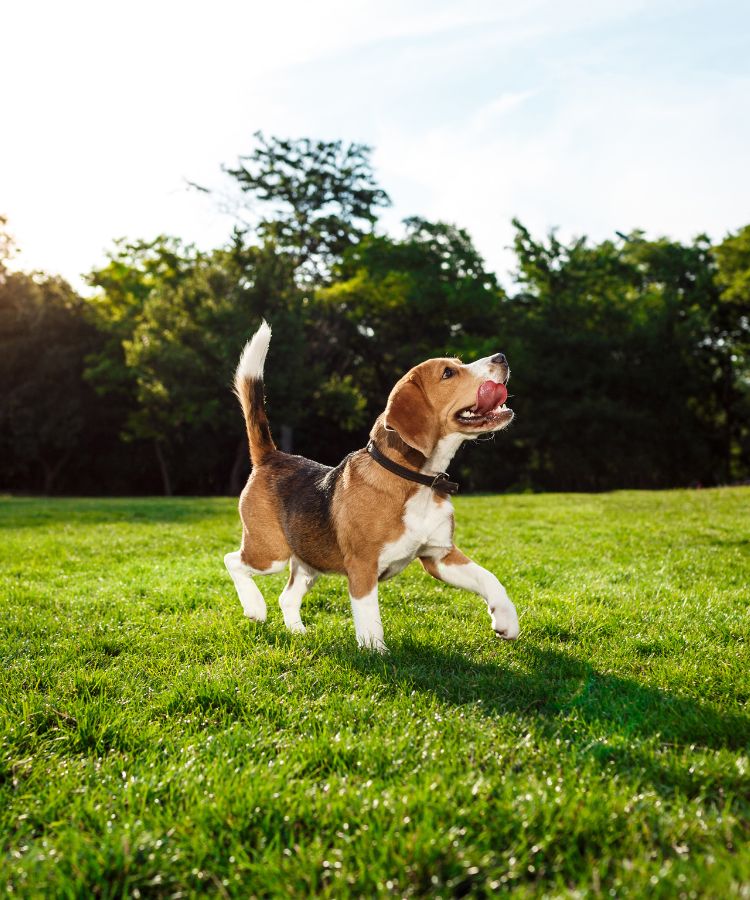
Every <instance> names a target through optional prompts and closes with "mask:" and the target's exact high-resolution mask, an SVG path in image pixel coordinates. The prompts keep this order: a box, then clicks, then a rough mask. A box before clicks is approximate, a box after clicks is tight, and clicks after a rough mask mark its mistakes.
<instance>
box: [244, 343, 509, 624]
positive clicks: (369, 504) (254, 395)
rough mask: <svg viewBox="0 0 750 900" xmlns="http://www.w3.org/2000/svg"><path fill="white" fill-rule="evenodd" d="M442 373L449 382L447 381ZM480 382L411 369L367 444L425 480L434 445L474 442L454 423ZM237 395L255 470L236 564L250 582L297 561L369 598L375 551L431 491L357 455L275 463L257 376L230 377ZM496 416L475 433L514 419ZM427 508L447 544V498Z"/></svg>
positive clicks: (433, 369) (455, 363) (430, 364)
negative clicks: (334, 461) (434, 511)
mask: <svg viewBox="0 0 750 900" xmlns="http://www.w3.org/2000/svg"><path fill="white" fill-rule="evenodd" d="M269 337H270V332H269ZM248 346H249V345H248ZM500 356H501V355H500ZM493 359H494V358H493ZM474 365H475V366H476V365H478V364H474ZM261 366H262V362H261ZM487 368H488V371H492V372H493V373H494V372H495V371H496V372H497V379H498V381H500V379H502V381H505V380H507V377H508V372H509V370H508V367H507V363H506V362H505V359H504V357H502V363H496V364H495V363H493V362H492V361H489V362H488V363H487ZM447 370H450V372H451V373H452V376H451V377H449V378H448V377H445V373H446V371H447ZM483 380H484V375H482V374H478V373H477V372H475V371H474V370H473V368H472V367H470V366H464V365H462V364H461V362H460V361H459V360H457V359H453V358H440V359H432V360H427V361H426V362H423V363H421V364H420V365H418V366H415V367H414V368H413V369H411V370H410V371H409V372H408V373H407V374H406V375H405V376H404V377H403V378H402V379H401V380H400V381H399V382H398V383H397V384H396V385H395V387H394V389H393V390H392V392H391V394H390V396H389V398H388V403H387V406H386V409H385V411H384V412H383V413H382V414H381V415H380V416H379V417H378V419H377V420H376V422H375V424H374V426H373V428H372V431H371V433H370V436H371V438H372V440H373V441H374V442H375V444H376V446H377V447H378V448H379V449H380V451H381V452H382V453H384V454H385V455H386V456H388V457H389V458H390V459H392V460H393V461H394V462H397V463H400V464H401V465H402V466H405V467H407V468H409V469H411V470H413V471H415V472H419V471H424V470H425V467H428V468H429V460H430V457H431V455H432V454H433V452H434V451H435V449H436V447H438V445H439V444H440V442H441V440H442V439H444V438H447V437H449V436H451V435H456V434H462V435H465V436H466V437H476V434H477V428H476V427H473V426H468V425H465V424H464V423H463V422H461V421H460V420H459V419H458V418H457V415H458V413H459V412H460V411H461V410H464V409H467V408H470V407H472V405H473V404H474V403H475V401H476V398H477V391H478V388H479V385H480V384H482V381H483ZM235 389H236V393H237V395H238V397H239V399H240V403H241V405H242V409H243V412H244V415H245V422H246V427H247V434H248V441H249V447H250V455H251V459H252V462H253V470H252V473H251V475H250V477H249V479H248V482H247V484H246V486H245V488H244V490H243V491H242V494H241V497H240V517H241V519H242V525H243V533H242V545H241V550H240V559H241V562H242V563H243V564H244V565H245V566H247V567H249V569H251V570H252V572H253V573H265V572H269V571H271V570H273V571H277V570H278V567H279V566H280V565H281V564H283V563H285V562H286V561H289V560H291V561H292V562H295V561H297V562H299V563H301V564H303V565H304V567H306V569H307V570H314V571H315V573H324V572H335V573H341V574H345V575H346V576H347V578H348V581H349V590H350V595H351V597H352V598H353V600H354V601H356V600H358V599H359V598H362V597H365V596H366V595H370V594H371V593H372V592H373V590H374V589H375V587H376V585H377V581H378V578H379V577H381V576H385V574H386V573H385V572H384V571H381V570H379V560H380V559H381V554H382V552H383V548H384V547H386V546H388V545H392V544H393V543H394V542H397V541H398V540H399V539H400V538H401V537H402V536H403V535H404V533H405V529H406V524H405V508H406V504H407V503H408V501H409V500H410V499H411V498H413V497H415V495H416V494H417V492H418V491H428V492H430V491H432V489H431V488H424V487H420V486H419V485H418V484H415V483H414V482H411V481H408V480H405V479H403V478H401V477H399V476H397V475H395V474H393V473H392V472H389V471H387V470H386V469H384V468H383V467H382V466H380V465H379V464H378V463H376V462H375V461H374V460H373V459H372V458H371V456H370V455H369V454H368V452H367V451H366V450H365V449H362V450H358V451H356V452H355V453H352V454H350V455H349V456H348V457H347V458H346V459H344V460H343V461H342V463H340V464H339V465H338V466H337V467H335V468H329V467H326V466H322V465H320V464H319V463H315V462H313V461H311V460H307V459H305V458H303V457H299V456H293V455H291V454H287V453H283V452H282V451H280V450H278V449H277V448H276V445H275V444H274V442H273V438H272V436H271V430H270V427H269V423H268V419H267V417H266V412H265V407H264V400H263V381H262V377H261V376H260V373H254V375H253V377H248V375H247V373H245V372H243V371H242V370H241V369H238V374H237V379H236V384H235ZM497 416H498V418H497V420H496V421H495V420H493V423H492V424H493V425H496V426H497V427H491V428H489V429H486V428H485V429H480V431H481V430H498V428H499V427H503V426H504V425H505V424H507V422H508V421H510V419H511V418H512V416H513V413H512V412H510V411H509V410H508V411H507V414H506V413H505V412H504V411H501V412H500V413H498V414H497ZM498 422H499V423H500V424H498ZM435 474H436V473H435ZM434 500H435V501H436V502H437V503H438V504H447V506H446V514H447V515H448V516H450V520H451V521H450V538H451V541H452V535H453V521H452V507H451V504H450V501H449V499H448V496H447V495H446V494H443V493H439V492H434ZM441 561H442V563H443V564H445V565H449V566H450V565H464V564H466V563H468V562H470V561H469V560H468V558H467V557H465V556H464V555H463V554H461V553H460V551H459V550H458V549H457V548H455V547H453V548H452V549H449V548H447V547H446V552H443V556H442V557H441ZM422 563H423V565H424V567H425V569H426V570H427V571H428V572H429V573H430V574H432V575H434V576H435V577H438V578H439V577H441V575H440V574H439V572H438V564H437V562H435V561H433V560H432V558H431V557H429V556H428V557H426V558H423V559H422ZM381 568H382V567H381ZM296 574H297V573H296V570H295V566H294V565H292V567H291V573H290V579H289V583H288V585H287V589H286V590H287V591H291V590H292V589H293V587H294V584H295V577H296ZM233 577H234V575H233ZM300 624H301V623H300Z"/></svg>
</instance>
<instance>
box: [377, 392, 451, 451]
mask: <svg viewBox="0 0 750 900" xmlns="http://www.w3.org/2000/svg"><path fill="white" fill-rule="evenodd" d="M385 427H386V428H390V429H392V430H393V431H395V432H397V433H398V436H399V437H400V438H401V440H402V441H404V443H406V444H408V445H409V446H410V447H413V448H414V449H415V450H419V452H420V453H421V454H422V455H423V456H429V455H430V454H431V453H432V451H433V450H434V449H435V444H436V442H437V437H438V435H437V431H438V429H437V423H436V421H435V413H434V412H433V409H432V407H431V406H430V404H429V403H428V402H427V397H425V394H424V391H423V390H422V389H421V388H420V387H419V386H418V385H417V384H415V383H414V382H413V381H411V380H409V381H403V382H401V383H400V384H397V385H396V387H395V388H394V389H393V391H391V396H390V397H389V398H388V405H387V406H386V408H385Z"/></svg>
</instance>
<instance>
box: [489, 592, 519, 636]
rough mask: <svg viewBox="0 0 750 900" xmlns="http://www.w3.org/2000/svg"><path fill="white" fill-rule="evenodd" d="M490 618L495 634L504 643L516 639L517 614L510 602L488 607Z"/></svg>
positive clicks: (517, 629)
mask: <svg viewBox="0 0 750 900" xmlns="http://www.w3.org/2000/svg"><path fill="white" fill-rule="evenodd" d="M490 617H491V618H492V628H493V631H494V632H495V634H496V635H497V636H498V637H499V638H501V639H502V640H504V641H515V639H516V638H517V637H518V632H519V630H520V629H519V627H518V613H517V612H516V608H515V606H513V604H512V603H511V602H510V600H505V601H502V602H498V604H497V605H496V606H490Z"/></svg>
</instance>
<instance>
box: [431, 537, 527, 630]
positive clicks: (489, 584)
mask: <svg viewBox="0 0 750 900" xmlns="http://www.w3.org/2000/svg"><path fill="white" fill-rule="evenodd" d="M420 562H421V563H422V565H423V566H424V567H425V569H426V570H427V571H428V572H429V573H430V575H432V576H433V578H437V579H438V580H439V581H444V582H445V583H446V584H450V585H452V586H453V587H459V588H464V589H465V590H467V591H473V592H474V593H475V594H479V596H480V597H484V599H485V600H486V601H487V608H488V610H489V613H490V617H491V619H492V627H493V629H494V631H495V634H496V635H497V636H498V637H501V638H503V639H504V640H506V641H514V640H515V639H516V638H517V637H518V614H517V613H516V608H515V606H513V604H512V603H511V601H510V598H509V597H508V594H507V593H506V591H505V588H504V587H503V586H502V584H500V582H499V581H498V580H497V578H495V576H494V575H493V574H492V572H488V571H487V569H483V568H482V567H481V566H480V565H478V564H477V563H475V562H473V561H472V560H470V559H469V557H468V556H465V555H464V554H463V553H462V552H461V551H460V550H459V549H458V547H456V546H455V545H454V546H453V547H452V548H451V549H450V550H449V551H448V552H447V553H445V555H444V556H441V557H437V556H421V557H420Z"/></svg>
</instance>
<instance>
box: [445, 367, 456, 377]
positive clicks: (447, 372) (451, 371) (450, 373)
mask: <svg viewBox="0 0 750 900" xmlns="http://www.w3.org/2000/svg"><path fill="white" fill-rule="evenodd" d="M455 374H456V372H455V370H454V369H451V367H450V366H446V367H445V369H443V378H453V376H454V375H455Z"/></svg>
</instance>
